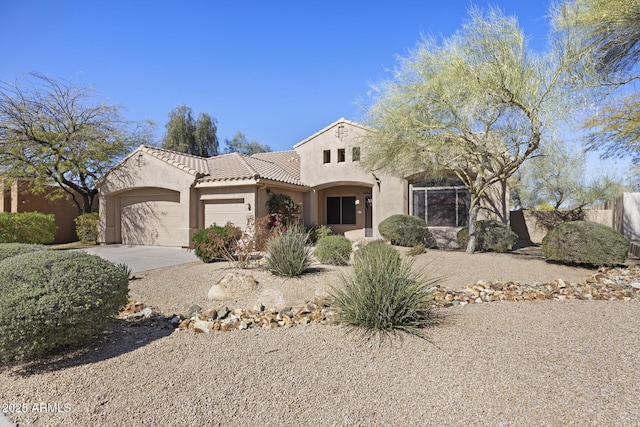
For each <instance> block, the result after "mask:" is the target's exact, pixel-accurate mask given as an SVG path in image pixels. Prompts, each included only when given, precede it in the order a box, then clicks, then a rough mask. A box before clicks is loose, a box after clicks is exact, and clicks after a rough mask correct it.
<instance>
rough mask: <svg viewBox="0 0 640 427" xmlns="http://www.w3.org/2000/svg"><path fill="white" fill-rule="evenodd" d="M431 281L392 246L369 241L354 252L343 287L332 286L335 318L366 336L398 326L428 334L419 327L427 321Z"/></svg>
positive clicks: (413, 332) (385, 333)
mask: <svg viewBox="0 0 640 427" xmlns="http://www.w3.org/2000/svg"><path fill="white" fill-rule="evenodd" d="M433 283H435V281H430V282H428V283H427V282H425V280H424V277H422V274H421V273H415V272H413V271H412V263H411V262H407V261H403V260H402V258H401V256H400V254H399V253H398V251H397V250H396V249H394V248H393V247H391V246H389V245H387V244H386V243H380V242H374V243H370V244H368V245H366V246H364V247H363V248H362V249H360V250H359V251H357V252H356V253H355V256H354V261H353V274H352V275H351V276H350V277H343V278H342V288H340V289H336V288H334V289H333V293H332V297H333V298H334V300H335V301H334V307H335V308H336V311H337V314H338V317H337V320H338V322H340V323H344V324H346V325H348V326H351V327H353V328H356V329H359V330H361V331H362V332H363V335H364V337H365V338H368V339H370V338H373V337H374V336H376V335H379V336H380V337H381V338H383V337H384V336H385V335H387V334H389V333H393V332H395V331H397V330H400V331H405V332H408V333H411V334H415V335H418V336H420V337H422V338H427V337H426V335H425V334H424V332H423V330H422V329H423V328H424V327H425V326H427V325H428V324H429V321H430V313H429V311H428V309H427V306H426V295H427V289H428V288H429V286H431V285H432V284H433ZM380 334H381V335H380Z"/></svg>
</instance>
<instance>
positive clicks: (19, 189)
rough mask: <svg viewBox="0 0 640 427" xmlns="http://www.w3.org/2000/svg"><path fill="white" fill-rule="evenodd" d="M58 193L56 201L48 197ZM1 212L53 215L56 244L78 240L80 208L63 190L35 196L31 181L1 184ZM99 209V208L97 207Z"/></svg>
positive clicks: (46, 191) (46, 190) (53, 189)
mask: <svg viewBox="0 0 640 427" xmlns="http://www.w3.org/2000/svg"><path fill="white" fill-rule="evenodd" d="M53 192H56V193H59V194H60V195H61V197H59V198H58V195H56V198H55V199H54V200H52V199H50V198H48V197H47V195H51V193H53ZM0 194H1V195H2V203H0V212H15V213H21V212H40V213H44V214H53V215H54V217H55V223H56V227H57V228H56V234H55V237H54V243H69V242H74V241H76V240H77V239H78V236H77V235H76V226H75V222H74V220H75V218H76V217H77V216H78V207H77V206H76V204H75V203H74V202H73V200H72V199H71V196H69V195H68V194H66V193H64V192H63V191H62V190H61V189H59V188H56V187H52V188H50V189H45V191H44V193H42V194H34V193H33V191H31V189H30V188H29V181H28V180H24V179H17V180H15V181H13V183H11V184H9V183H3V182H0ZM96 207H97V206H96Z"/></svg>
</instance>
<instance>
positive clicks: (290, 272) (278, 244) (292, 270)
mask: <svg viewBox="0 0 640 427" xmlns="http://www.w3.org/2000/svg"><path fill="white" fill-rule="evenodd" d="M308 239H309V235H308V234H307V233H304V232H302V231H301V230H300V228H299V227H296V226H290V227H289V228H287V229H286V231H280V232H278V234H276V235H275V236H274V237H273V238H272V239H271V240H270V241H269V242H268V243H267V249H266V255H265V262H266V264H267V268H268V269H269V271H271V272H272V273H274V274H277V275H280V276H289V277H293V276H299V275H301V274H302V273H304V272H305V270H306V269H307V268H309V265H310V264H311V249H310V248H309V247H307V240H308Z"/></svg>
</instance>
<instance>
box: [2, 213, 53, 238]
mask: <svg viewBox="0 0 640 427" xmlns="http://www.w3.org/2000/svg"><path fill="white" fill-rule="evenodd" d="M55 235H56V221H55V217H54V215H53V214H43V213H39V212H21V213H14V212H0V243H35V244H42V245H45V244H47V243H51V242H53V239H54V237H55Z"/></svg>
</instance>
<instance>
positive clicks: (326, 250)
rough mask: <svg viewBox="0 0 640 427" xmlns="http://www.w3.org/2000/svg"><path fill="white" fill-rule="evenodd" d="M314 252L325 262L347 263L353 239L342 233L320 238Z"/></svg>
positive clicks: (317, 257)
mask: <svg viewBox="0 0 640 427" xmlns="http://www.w3.org/2000/svg"><path fill="white" fill-rule="evenodd" d="M313 254H314V255H315V257H316V259H317V260H318V261H320V262H321V263H323V264H333V265H347V264H348V263H349V257H350V256H351V241H350V240H349V239H347V238H346V237H344V236H342V235H333V236H325V237H323V238H322V239H320V240H318V243H317V244H316V249H315V251H314V253H313Z"/></svg>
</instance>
